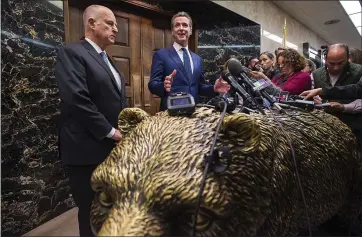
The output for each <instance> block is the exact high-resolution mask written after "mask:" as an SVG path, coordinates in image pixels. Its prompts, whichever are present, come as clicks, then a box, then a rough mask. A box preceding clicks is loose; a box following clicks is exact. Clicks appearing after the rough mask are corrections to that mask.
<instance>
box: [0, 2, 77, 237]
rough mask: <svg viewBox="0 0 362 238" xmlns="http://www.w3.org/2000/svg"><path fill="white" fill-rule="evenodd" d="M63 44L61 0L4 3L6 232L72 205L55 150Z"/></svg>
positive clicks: (21, 228) (20, 231)
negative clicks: (57, 61)
mask: <svg viewBox="0 0 362 238" xmlns="http://www.w3.org/2000/svg"><path fill="white" fill-rule="evenodd" d="M59 7H60V8H59ZM62 44H64V18H63V10H62V2H61V1H51V2H49V1H47V0H32V1H28V0H5V1H1V55H2V60H1V70H2V77H1V110H2V111H1V129H2V130H1V146H2V148H1V152H2V153H1V235H2V236H19V235H22V234H24V233H26V232H28V231H29V230H31V229H33V228H34V227H36V226H38V225H40V224H42V223H44V222H45V221H48V220H49V219H51V218H53V217H55V216H57V215H59V214H61V213H63V212H65V211H66V210H68V209H70V208H71V207H73V206H74V203H73V200H72V198H71V197H70V195H69V186H68V180H67V178H66V177H67V176H66V174H65V171H64V169H63V168H62V166H61V162H60V161H59V160H58V151H57V143H58V141H57V129H56V123H55V121H56V118H57V116H58V105H59V96H58V90H57V85H56V82H55V77H54V73H53V67H54V64H55V57H56V51H57V47H58V46H59V45H62Z"/></svg>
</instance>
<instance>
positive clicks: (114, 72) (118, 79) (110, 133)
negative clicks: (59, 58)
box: [85, 37, 122, 138]
mask: <svg viewBox="0 0 362 238" xmlns="http://www.w3.org/2000/svg"><path fill="white" fill-rule="evenodd" d="M85 40H86V41H88V42H89V44H91V45H92V46H93V48H94V49H95V50H96V51H97V53H98V54H100V53H101V52H104V53H105V54H106V55H107V53H106V52H105V51H103V50H102V49H101V47H99V46H98V45H97V44H96V43H94V42H93V41H91V40H90V39H89V38H87V37H86V38H85ZM99 56H100V55H99ZM102 60H103V59H102ZM107 65H108V66H109V68H110V70H111V71H112V74H113V76H114V78H115V79H116V82H117V85H118V88H119V90H121V85H122V83H121V76H119V74H118V72H117V71H116V70H115V69H114V68H113V66H112V64H110V63H109V62H108V63H107ZM114 133H116V129H115V128H113V127H112V130H111V131H110V132H109V133H108V135H107V137H108V138H112V137H113V135H114Z"/></svg>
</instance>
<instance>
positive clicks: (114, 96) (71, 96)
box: [55, 5, 126, 236]
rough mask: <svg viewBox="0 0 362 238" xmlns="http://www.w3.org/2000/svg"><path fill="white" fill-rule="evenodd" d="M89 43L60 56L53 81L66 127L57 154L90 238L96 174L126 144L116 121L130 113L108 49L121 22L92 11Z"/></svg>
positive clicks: (87, 15) (87, 19) (86, 19)
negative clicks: (117, 144)
mask: <svg viewBox="0 0 362 238" xmlns="http://www.w3.org/2000/svg"><path fill="white" fill-rule="evenodd" d="M83 23H84V29H85V39H84V40H82V41H80V42H78V43H75V44H71V45H67V46H64V47H62V48H60V49H59V51H58V59H57V64H56V67H55V77H56V79H57V82H58V85H59V93H60V99H61V104H60V111H61V115H62V119H63V120H62V125H61V126H60V132H59V151H60V157H61V160H62V161H63V163H64V164H65V165H66V166H67V169H68V176H69V184H70V188H71V192H72V195H73V198H74V200H75V204H76V205H77V207H78V208H79V210H78V222H79V232H80V236H92V235H93V234H92V231H91V228H90V219H89V218H90V210H91V204H92V200H93V198H94V192H93V190H92V188H91V185H90V179H91V176H92V173H93V171H94V170H95V168H96V167H97V166H98V165H99V164H100V163H102V162H103V161H104V160H105V159H106V157H107V156H108V155H109V154H110V152H111V150H112V149H113V147H114V145H115V142H116V141H119V140H121V139H122V135H121V133H120V131H119V130H118V129H117V124H118V123H117V121H118V115H119V113H120V112H121V110H122V109H123V108H125V107H126V98H125V95H126V94H125V84H124V78H123V76H122V74H121V73H120V72H119V71H118V70H117V67H115V66H114V65H113V64H112V61H111V60H110V59H109V58H108V56H107V54H106V52H105V49H106V48H107V47H108V46H110V45H112V44H114V41H115V38H116V33H117V31H118V30H117V22H116V18H115V16H114V14H113V12H112V11H111V10H110V9H108V8H106V7H103V6H99V5H91V6H89V7H88V8H87V9H86V10H85V11H84V14H83Z"/></svg>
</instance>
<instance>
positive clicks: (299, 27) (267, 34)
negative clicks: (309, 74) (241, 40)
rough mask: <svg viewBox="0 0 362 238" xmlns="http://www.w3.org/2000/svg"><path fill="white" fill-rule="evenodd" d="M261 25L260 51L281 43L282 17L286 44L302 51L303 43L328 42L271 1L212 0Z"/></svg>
mask: <svg viewBox="0 0 362 238" xmlns="http://www.w3.org/2000/svg"><path fill="white" fill-rule="evenodd" d="M213 2H215V3H217V4H219V5H221V6H223V7H225V8H227V9H229V10H231V11H234V12H236V13H238V14H240V15H242V16H244V17H246V18H248V19H250V20H252V21H254V22H256V23H258V24H260V25H261V34H262V35H261V36H262V37H261V52H263V51H267V50H268V51H274V49H276V48H277V47H279V46H281V45H282V39H283V26H284V19H285V18H286V21H287V46H288V47H290V48H295V49H296V48H297V50H298V51H299V52H302V51H303V43H304V42H309V43H310V45H311V46H313V47H314V48H316V49H319V48H320V46H322V45H328V42H327V41H325V40H324V39H322V38H321V37H319V36H318V35H317V34H316V33H315V32H313V31H311V30H310V29H309V28H307V27H306V26H304V25H303V24H301V23H300V22H298V21H297V20H295V19H294V18H293V17H292V16H290V15H288V14H287V13H286V12H285V11H284V10H282V9H281V8H279V7H278V6H277V5H275V4H274V3H273V2H271V1H213Z"/></svg>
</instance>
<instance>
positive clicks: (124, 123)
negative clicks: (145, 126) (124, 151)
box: [118, 108, 150, 135]
mask: <svg viewBox="0 0 362 238" xmlns="http://www.w3.org/2000/svg"><path fill="white" fill-rule="evenodd" d="M148 117H150V115H148V113H147V112H145V111H143V110H142V109H140V108H125V109H123V110H122V111H121V113H120V114H119V116H118V130H120V131H121V133H122V134H123V135H126V134H128V133H129V132H130V131H131V130H132V129H133V128H135V127H136V126H137V125H138V123H140V122H141V121H143V120H144V119H146V118H148Z"/></svg>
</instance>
